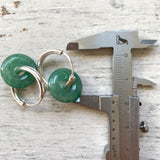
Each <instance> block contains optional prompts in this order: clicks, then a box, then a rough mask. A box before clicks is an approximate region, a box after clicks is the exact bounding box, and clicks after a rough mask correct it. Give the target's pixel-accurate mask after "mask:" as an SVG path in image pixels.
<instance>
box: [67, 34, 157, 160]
mask: <svg viewBox="0 0 160 160" xmlns="http://www.w3.org/2000/svg"><path fill="white" fill-rule="evenodd" d="M155 42H156V40H140V39H139V37H138V32H137V31H106V32H103V33H99V34H95V35H92V36H89V37H86V38H82V39H79V40H76V41H73V42H71V43H69V44H68V45H67V50H84V49H87V50H88V49H100V48H108V47H111V48H113V63H112V74H113V82H112V87H113V95H110V96H95V95H82V96H81V97H80V99H79V101H77V102H76V103H79V104H81V105H84V106H87V107H91V108H95V109H98V110H101V111H104V112H107V113H108V115H109V117H110V145H109V147H108V145H106V147H105V155H106V160H139V129H141V130H142V131H143V132H147V131H148V129H149V128H148V125H147V122H146V121H142V122H141V123H139V105H140V102H139V98H138V96H137V87H138V85H141V86H153V85H154V83H153V82H152V81H149V80H146V79H139V78H135V77H132V54H131V49H133V48H134V49H139V48H147V47H151V46H153V45H154V43H155Z"/></svg>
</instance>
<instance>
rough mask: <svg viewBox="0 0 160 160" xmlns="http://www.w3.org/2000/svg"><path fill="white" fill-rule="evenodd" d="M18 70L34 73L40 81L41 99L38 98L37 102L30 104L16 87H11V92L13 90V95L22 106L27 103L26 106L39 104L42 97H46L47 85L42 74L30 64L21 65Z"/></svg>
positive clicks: (38, 81)
mask: <svg viewBox="0 0 160 160" xmlns="http://www.w3.org/2000/svg"><path fill="white" fill-rule="evenodd" d="M18 70H19V71H26V72H29V73H30V74H32V75H33V76H34V78H35V79H36V81H37V83H38V87H39V91H40V92H39V100H38V102H36V103H34V104H29V103H27V102H26V101H25V100H24V99H22V97H21V96H20V95H19V93H18V91H17V89H16V88H14V87H11V92H12V95H13V97H14V99H15V100H16V101H17V103H18V104H20V105H21V106H22V105H25V106H30V107H31V106H35V105H37V104H39V103H40V102H41V101H42V99H43V97H44V93H45V85H44V82H43V80H42V78H41V75H40V74H39V73H38V72H37V70H35V69H34V68H32V67H29V66H23V67H20V68H18Z"/></svg>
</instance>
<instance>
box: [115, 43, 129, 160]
mask: <svg viewBox="0 0 160 160" xmlns="http://www.w3.org/2000/svg"><path fill="white" fill-rule="evenodd" d="M124 48H125V50H124ZM131 58H132V55H131V52H130V49H128V45H125V46H123V47H122V46H119V44H117V47H115V49H114V53H113V66H114V67H113V77H114V78H113V84H112V85H113V94H116V95H119V141H120V149H119V151H120V159H126V160H127V159H129V96H131V95H132V69H131V67H132V63H131V62H132V60H131Z"/></svg>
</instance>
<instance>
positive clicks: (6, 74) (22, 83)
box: [1, 54, 37, 88]
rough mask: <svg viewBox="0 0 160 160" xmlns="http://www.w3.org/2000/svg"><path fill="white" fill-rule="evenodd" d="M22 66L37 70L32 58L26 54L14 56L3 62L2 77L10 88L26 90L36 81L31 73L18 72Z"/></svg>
mask: <svg viewBox="0 0 160 160" xmlns="http://www.w3.org/2000/svg"><path fill="white" fill-rule="evenodd" d="M22 66H30V67H33V68H35V69H37V65H36V64H35V62H34V61H33V60H32V58H30V57H29V56H27V55H24V54H13V55H11V56H8V57H7V58H6V59H5V60H4V61H3V63H2V65H1V76H2V78H3V80H4V81H5V82H6V83H7V84H8V85H9V86H11V87H14V88H26V87H28V86H30V85H31V84H32V83H33V82H34V81H35V78H34V77H33V76H32V75H31V74H30V73H28V72H23V71H20V70H18V67H22Z"/></svg>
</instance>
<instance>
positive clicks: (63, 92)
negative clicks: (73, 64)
mask: <svg viewBox="0 0 160 160" xmlns="http://www.w3.org/2000/svg"><path fill="white" fill-rule="evenodd" d="M70 75H71V70H70V69H67V68H60V69H57V70H55V71H54V72H53V73H52V74H51V75H50V77H49V80H48V89H49V91H50V93H51V95H52V96H53V97H54V98H55V99H56V100H58V101H60V102H63V103H70V102H75V101H76V100H77V99H78V98H79V97H80V95H81V92H82V82H81V79H80V77H79V76H78V74H77V73H75V72H74V76H75V77H76V79H75V81H74V82H73V84H72V85H71V86H69V87H65V84H66V82H67V81H68V79H69V76H70Z"/></svg>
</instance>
